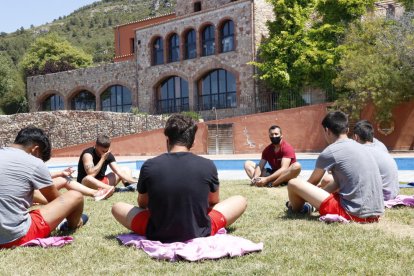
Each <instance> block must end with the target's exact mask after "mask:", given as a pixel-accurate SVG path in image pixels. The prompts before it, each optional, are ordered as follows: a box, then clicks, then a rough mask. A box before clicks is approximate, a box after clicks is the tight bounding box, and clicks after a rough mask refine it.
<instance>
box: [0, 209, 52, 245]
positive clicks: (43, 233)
mask: <svg viewBox="0 0 414 276" xmlns="http://www.w3.org/2000/svg"><path fill="white" fill-rule="evenodd" d="M29 214H30V217H31V218H32V223H31V224H30V228H29V231H27V233H26V235H25V236H23V237H21V238H19V239H17V240H15V241H12V242H9V243H5V244H0V248H10V247H13V246H19V245H21V244H24V243H26V242H28V241H31V240H34V239H37V238H45V237H47V236H49V235H50V232H51V231H50V227H49V225H48V224H47V223H46V221H45V220H44V219H43V217H42V215H41V214H40V211H39V210H34V211H31V212H30V213H29Z"/></svg>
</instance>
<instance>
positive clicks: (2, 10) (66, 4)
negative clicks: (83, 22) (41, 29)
mask: <svg viewBox="0 0 414 276" xmlns="http://www.w3.org/2000/svg"><path fill="white" fill-rule="evenodd" d="M93 2H98V0H0V33H1V32H6V33H11V32H14V31H16V30H17V29H20V27H23V28H25V29H29V28H30V25H32V24H33V25H34V26H40V25H43V24H45V23H50V22H52V21H53V19H58V18H59V16H64V15H69V14H70V13H72V12H73V11H75V10H77V9H78V8H80V7H83V6H85V5H88V4H91V3H93Z"/></svg>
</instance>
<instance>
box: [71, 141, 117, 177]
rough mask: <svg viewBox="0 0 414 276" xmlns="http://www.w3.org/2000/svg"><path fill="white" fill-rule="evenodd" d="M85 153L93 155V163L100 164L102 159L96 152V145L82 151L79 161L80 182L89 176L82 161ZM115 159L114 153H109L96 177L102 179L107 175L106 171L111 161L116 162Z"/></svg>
mask: <svg viewBox="0 0 414 276" xmlns="http://www.w3.org/2000/svg"><path fill="white" fill-rule="evenodd" d="M85 153H89V154H91V155H92V158H93V165H96V164H98V162H99V160H101V157H99V156H98V155H97V154H96V151H95V148H94V147H90V148H87V149H86V150H84V151H83V152H82V154H81V156H80V158H79V162H78V178H77V181H78V182H79V183H81V182H82V179H83V178H84V177H85V176H87V173H86V170H85V167H84V166H83V161H82V158H83V155H84V154H85ZM115 161H116V160H115V157H114V156H113V155H112V153H109V155H108V158H106V160H105V162H104V164H103V165H102V167H101V170H100V171H99V172H98V174H97V175H96V176H95V178H96V179H102V178H103V177H104V176H105V172H106V169H107V168H108V165H109V164H110V163H112V162H115Z"/></svg>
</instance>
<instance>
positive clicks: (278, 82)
mask: <svg viewBox="0 0 414 276" xmlns="http://www.w3.org/2000/svg"><path fill="white" fill-rule="evenodd" d="M270 2H271V3H272V5H273V7H274V8H273V10H274V13H275V16H276V20H275V21H273V22H270V23H269V33H270V35H269V38H268V39H267V40H265V41H264V43H263V44H262V45H261V47H260V51H259V60H260V61H259V62H255V63H253V64H254V65H256V66H257V67H258V69H259V78H260V79H262V80H265V81H266V82H267V84H268V85H269V86H270V87H272V88H274V89H275V90H276V91H278V92H279V97H283V98H286V95H284V94H291V93H297V94H300V93H301V92H302V91H303V88H304V87H305V86H313V87H320V88H327V87H331V85H332V80H333V79H334V78H335V77H336V65H337V64H338V62H339V56H340V49H341V48H340V47H339V45H340V43H341V41H342V39H343V36H344V33H345V30H346V28H347V26H348V24H349V23H350V22H352V21H354V20H357V19H359V18H360V17H361V16H362V15H363V14H364V13H365V12H366V11H367V8H368V7H370V6H372V5H373V2H374V0H308V1H305V0H285V1H281V0H271V1H270Z"/></svg>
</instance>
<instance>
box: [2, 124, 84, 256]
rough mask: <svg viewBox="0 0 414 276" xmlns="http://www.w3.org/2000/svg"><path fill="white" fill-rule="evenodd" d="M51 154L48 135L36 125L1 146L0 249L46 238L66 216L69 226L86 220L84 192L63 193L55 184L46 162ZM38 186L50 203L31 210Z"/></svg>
mask: <svg viewBox="0 0 414 276" xmlns="http://www.w3.org/2000/svg"><path fill="white" fill-rule="evenodd" d="M50 154H51V146H50V142H49V138H48V137H47V136H46V134H45V133H44V132H43V130H41V129H39V128H35V127H26V128H23V129H21V130H20V131H19V133H18V134H17V137H16V139H15V141H14V143H13V144H12V145H11V146H9V147H3V148H0V174H1V175H2V180H1V181H0V248H10V247H14V246H19V245H21V244H23V243H26V242H28V241H31V240H33V239H36V238H45V237H47V236H49V234H50V232H51V231H52V230H53V229H55V228H56V226H58V224H59V223H60V222H61V221H62V220H63V219H64V218H66V219H67V223H66V225H67V226H68V227H69V228H70V229H76V228H78V227H80V226H82V225H83V224H84V223H85V222H86V219H85V220H84V217H86V215H82V211H83V196H82V194H81V193H79V192H77V191H68V192H66V193H64V194H62V195H61V194H59V192H58V190H57V189H56V187H55V186H54V185H53V182H52V179H51V177H50V173H49V170H48V168H47V167H46V165H45V163H44V162H46V161H47V160H49V159H50ZM35 189H38V190H39V191H40V193H41V194H42V195H43V196H44V197H45V198H46V199H47V201H48V202H50V203H48V204H46V205H44V206H42V207H40V208H39V209H37V210H33V211H29V208H30V206H32V201H33V192H34V190H35ZM86 218H87V217H86Z"/></svg>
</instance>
